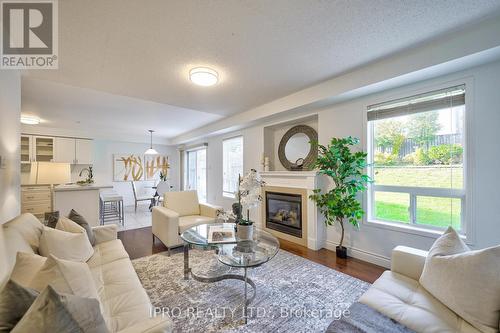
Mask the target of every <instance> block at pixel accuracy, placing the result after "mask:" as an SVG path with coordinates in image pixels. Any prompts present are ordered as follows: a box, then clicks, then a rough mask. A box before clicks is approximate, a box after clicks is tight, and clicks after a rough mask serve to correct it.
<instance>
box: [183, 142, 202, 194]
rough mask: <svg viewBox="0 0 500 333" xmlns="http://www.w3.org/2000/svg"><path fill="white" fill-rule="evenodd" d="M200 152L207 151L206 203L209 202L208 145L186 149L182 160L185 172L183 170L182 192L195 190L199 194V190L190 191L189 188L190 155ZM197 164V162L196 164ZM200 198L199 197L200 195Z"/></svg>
mask: <svg viewBox="0 0 500 333" xmlns="http://www.w3.org/2000/svg"><path fill="white" fill-rule="evenodd" d="M199 150H205V154H206V161H205V182H206V186H205V191H206V193H205V197H206V201H208V145H206V144H203V145H201V146H195V147H192V148H189V149H185V150H184V151H183V156H182V159H183V163H182V164H183V170H182V175H183V179H182V190H183V191H190V190H191V191H192V190H195V191H196V192H198V189H197V188H195V189H189V188H188V186H189V170H188V169H189V157H188V155H189V153H196V154H197V152H198V151H199ZM196 159H198V156H196ZM196 163H197V162H196ZM198 197H199V195H198ZM200 202H204V201H202V200H200Z"/></svg>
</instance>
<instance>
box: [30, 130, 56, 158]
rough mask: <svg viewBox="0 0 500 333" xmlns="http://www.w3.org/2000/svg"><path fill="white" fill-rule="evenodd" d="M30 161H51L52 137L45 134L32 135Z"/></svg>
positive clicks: (52, 155)
mask: <svg viewBox="0 0 500 333" xmlns="http://www.w3.org/2000/svg"><path fill="white" fill-rule="evenodd" d="M31 142H32V152H33V156H32V160H31V161H32V162H33V161H36V162H53V160H54V138H51V137H47V136H33V137H32V140H31Z"/></svg>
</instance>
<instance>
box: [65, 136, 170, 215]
mask: <svg viewBox="0 0 500 333" xmlns="http://www.w3.org/2000/svg"><path fill="white" fill-rule="evenodd" d="M148 146H149V145H148V144H142V143H130V142H118V141H109V140H94V178H95V180H96V183H99V184H110V185H113V187H114V189H115V191H117V192H118V193H120V194H121V195H122V196H123V200H124V205H125V206H127V205H133V204H134V196H133V193H132V186H131V184H130V182H114V181H113V154H121V153H126V154H143V153H144V151H146V149H147V148H148ZM154 148H155V149H156V150H157V151H158V153H160V154H162V155H167V156H168V160H169V162H170V169H169V174H168V178H169V179H170V182H171V185H173V186H174V189H179V153H178V151H177V149H176V148H175V147H173V146H166V145H158V144H155V145H154ZM75 168H76V169H78V170H77V172H79V170H81V169H82V168H83V166H77V167H75ZM152 185H153V182H152V181H144V182H140V183H138V191H141V192H143V193H145V191H153V190H152V189H150V187H151V186H152ZM148 187H149V188H148ZM153 193H154V191H153Z"/></svg>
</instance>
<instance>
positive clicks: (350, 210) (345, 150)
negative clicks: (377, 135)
mask: <svg viewBox="0 0 500 333" xmlns="http://www.w3.org/2000/svg"><path fill="white" fill-rule="evenodd" d="M358 143H359V139H357V138H353V137H350V136H349V137H346V138H332V139H331V141H330V144H329V145H328V146H326V147H325V146H323V145H319V144H317V143H315V144H316V145H317V146H318V159H317V161H316V164H315V166H316V168H318V169H319V173H320V174H323V175H326V176H328V177H329V178H330V179H331V180H332V182H333V185H334V187H333V188H332V189H330V190H329V191H328V192H323V191H322V190H321V189H315V190H314V194H312V195H311V196H310V199H312V200H314V201H315V202H316V205H317V206H318V208H319V210H320V212H321V213H322V214H323V215H324V216H325V224H326V225H333V224H335V223H338V224H340V228H341V232H342V233H341V236H340V242H339V245H338V246H337V248H336V253H337V257H339V258H347V248H346V247H345V246H343V242H344V232H345V230H344V222H346V221H348V222H349V223H351V224H352V225H354V226H355V227H359V221H360V220H361V218H362V217H363V214H364V211H363V208H362V206H361V203H360V202H359V201H358V199H357V194H358V193H360V192H363V191H365V190H366V188H367V184H368V183H369V182H371V179H370V177H368V176H367V175H366V174H364V173H363V171H364V169H365V168H366V166H367V164H366V156H367V154H366V153H365V152H362V151H358V152H353V151H351V147H352V146H354V145H357V144H358Z"/></svg>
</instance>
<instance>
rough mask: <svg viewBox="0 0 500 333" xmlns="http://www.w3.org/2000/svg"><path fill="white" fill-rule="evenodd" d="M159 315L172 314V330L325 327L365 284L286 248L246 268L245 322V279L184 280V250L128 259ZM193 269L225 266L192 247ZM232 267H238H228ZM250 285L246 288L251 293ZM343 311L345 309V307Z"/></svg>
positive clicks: (256, 331) (315, 329)
mask: <svg viewBox="0 0 500 333" xmlns="http://www.w3.org/2000/svg"><path fill="white" fill-rule="evenodd" d="M132 263H133V265H134V268H135V270H136V272H137V274H138V276H139V278H140V280H141V282H142V285H143V286H144V288H145V289H146V292H147V293H148V295H149V297H150V299H151V302H152V304H153V306H154V307H155V308H153V310H152V311H153V312H156V313H157V314H158V315H160V313H161V315H168V316H170V318H172V320H173V322H174V326H175V332H248V333H250V332H252V333H263V332H294V333H298V332H324V331H325V330H326V328H327V327H328V325H329V324H330V323H331V322H332V321H333V320H339V319H340V318H342V317H343V316H345V315H348V311H347V309H348V308H349V306H350V305H351V304H352V303H354V302H355V301H356V300H357V299H358V298H359V297H360V296H361V295H362V294H363V293H364V292H365V291H366V290H367V289H368V287H369V284H368V283H366V282H363V281H361V280H358V279H356V278H353V277H351V276H348V275H346V274H343V273H340V272H338V271H336V270H333V269H330V268H328V267H326V266H322V265H319V264H316V263H314V262H312V261H310V260H307V259H304V258H302V257H299V256H296V255H294V254H291V253H289V252H286V251H281V250H280V251H279V252H278V254H277V255H276V256H275V257H274V258H273V259H272V260H271V261H269V262H268V263H266V264H264V265H262V266H260V267H256V268H253V269H250V270H249V277H250V278H251V279H252V280H253V281H254V282H255V284H256V285H257V295H256V297H255V299H254V301H253V302H252V303H251V304H250V306H249V310H248V312H247V316H248V323H247V324H246V325H245V324H243V310H242V309H243V307H242V304H243V291H244V284H243V282H242V281H239V280H223V281H219V282H215V283H203V282H198V281H195V280H193V279H189V280H184V278H183V267H184V266H183V263H184V257H183V254H182V253H178V254H175V255H172V256H170V257H168V256H167V254H166V253H160V254H156V255H152V256H149V257H144V258H139V259H135V260H133V261H132ZM190 266H191V267H192V268H193V270H195V271H196V272H198V273H200V274H201V272H208V273H206V274H212V273H213V271H214V270H226V269H229V268H227V267H226V266H224V265H222V264H220V263H218V261H217V257H216V255H215V254H214V253H213V252H210V251H198V250H192V251H190ZM230 273H242V270H241V269H230ZM251 290H252V289H251V288H250V287H249V294H251ZM346 311H347V312H346Z"/></svg>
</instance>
